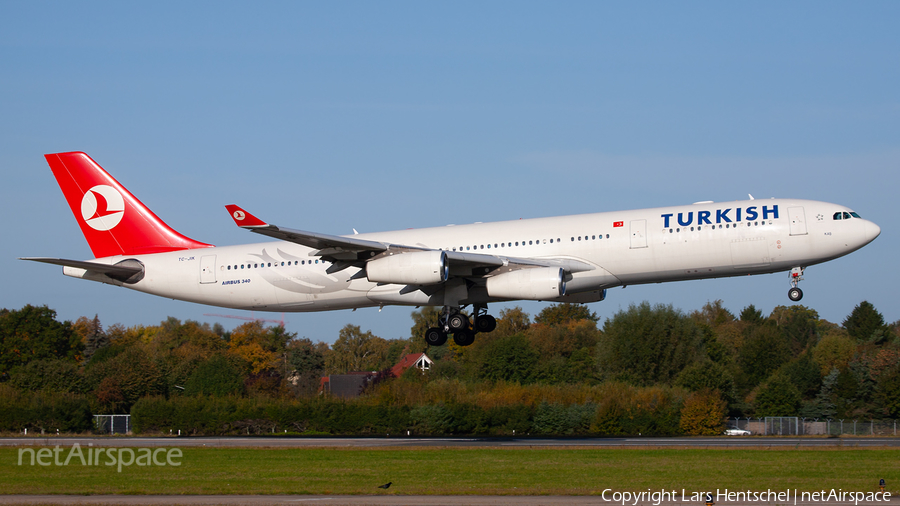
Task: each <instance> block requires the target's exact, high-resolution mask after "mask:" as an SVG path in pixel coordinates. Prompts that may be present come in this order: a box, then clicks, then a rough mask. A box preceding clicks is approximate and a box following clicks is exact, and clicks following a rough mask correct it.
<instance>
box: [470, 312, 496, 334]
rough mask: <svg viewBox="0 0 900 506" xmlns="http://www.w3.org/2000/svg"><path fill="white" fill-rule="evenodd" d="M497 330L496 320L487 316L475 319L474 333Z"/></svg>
mask: <svg viewBox="0 0 900 506" xmlns="http://www.w3.org/2000/svg"><path fill="white" fill-rule="evenodd" d="M496 328H497V319H496V318H494V317H493V316H491V315H489V314H483V315H481V316H476V317H475V332H493V331H494V329H496Z"/></svg>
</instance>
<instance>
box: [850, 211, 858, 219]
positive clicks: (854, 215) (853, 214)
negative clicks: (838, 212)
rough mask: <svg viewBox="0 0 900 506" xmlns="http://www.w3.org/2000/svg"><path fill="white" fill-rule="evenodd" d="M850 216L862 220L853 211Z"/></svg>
mask: <svg viewBox="0 0 900 506" xmlns="http://www.w3.org/2000/svg"><path fill="white" fill-rule="evenodd" d="M850 216H853V217H854V218H860V215H858V214H856V213H854V212H853V211H850Z"/></svg>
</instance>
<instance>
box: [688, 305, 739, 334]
mask: <svg viewBox="0 0 900 506" xmlns="http://www.w3.org/2000/svg"><path fill="white" fill-rule="evenodd" d="M691 318H693V319H694V320H695V321H697V322H698V323H705V324H706V325H709V326H710V327H711V328H716V327H719V326H722V325H724V324H726V323H730V322H732V321H734V315H733V314H731V311H729V310H728V309H726V308H725V306H724V302H722V299H716V300H715V301H713V302H707V303H706V304H704V305H703V308H702V309H700V310H699V311H694V312H693V313H691Z"/></svg>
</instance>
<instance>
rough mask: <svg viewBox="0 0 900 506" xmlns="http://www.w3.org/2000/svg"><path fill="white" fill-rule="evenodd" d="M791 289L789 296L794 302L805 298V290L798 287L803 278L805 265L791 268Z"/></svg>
mask: <svg viewBox="0 0 900 506" xmlns="http://www.w3.org/2000/svg"><path fill="white" fill-rule="evenodd" d="M790 276H791V289H790V290H788V298H789V299H791V300H792V301H794V302H797V301H799V300H800V299H802V298H803V290H801V289H800V288H798V287H797V285H798V284H800V281H802V280H803V267H794V268H793V269H791V274H790Z"/></svg>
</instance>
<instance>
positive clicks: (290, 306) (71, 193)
mask: <svg viewBox="0 0 900 506" xmlns="http://www.w3.org/2000/svg"><path fill="white" fill-rule="evenodd" d="M46 158H47V162H48V163H49V164H50V168H51V169H52V170H53V174H54V176H56V180H57V182H59V186H60V188H62V191H63V194H64V195H65V197H66V200H67V201H68V202H69V206H70V207H71V208H72V212H73V213H74V214H75V219H76V220H77V221H78V224H79V225H80V226H81V230H82V232H83V233H84V236H85V238H86V239H87V241H88V244H89V245H90V247H91V251H92V252H93V254H94V256H95V257H96V258H94V259H93V260H88V261H78V260H66V259H61V258H26V259H25V260H35V261H38V262H46V263H51V264H57V265H62V266H63V274H65V275H67V276H72V277H76V278H83V279H89V280H92V281H100V282H102V283H108V284H111V285H117V286H124V287H127V288H131V289H133V290H138V291H141V292H146V293H150V294H154V295H160V296H163V297H169V298H172V299H180V300H186V301H190V302H197V303H200V304H209V305H213V306H222V307H229V308H235V309H252V310H257V311H279V312H283V311H296V312H303V311H329V310H333V309H350V308H359V307H370V306H384V305H406V306H426V305H428V306H442V307H443V311H442V312H441V316H440V318H439V321H437V322H435V326H434V327H432V328H430V329H428V331H427V333H426V336H425V339H426V341H427V342H428V343H429V344H431V345H435V346H439V345H442V344H444V343H445V342H446V340H447V336H448V334H452V336H453V339H454V341H455V342H456V343H457V344H459V345H461V346H466V345H469V344H471V343H472V342H473V341H474V339H475V334H476V333H477V332H490V331H492V330H494V327H495V326H496V320H495V319H494V318H493V317H492V316H490V315H489V314H487V305H488V303H491V302H498V301H509V300H539V301H553V302H576V303H581V302H596V301H601V300H603V299H604V297H605V296H606V289H607V288H611V287H615V286H623V285H635V284H643V283H659V282H663V281H681V280H689V279H703V278H718V277H727V276H745V275H748V274H767V273H773V272H778V271H788V272H789V273H790V283H791V288H790V291H789V292H788V296H789V297H790V299H791V300H793V301H798V300H800V298H801V297H802V296H803V292H801V291H800V289H799V288H798V287H797V284H798V282H799V281H800V280H801V279H802V275H803V270H804V269H805V268H806V267H807V266H810V265H814V264H818V263H822V262H826V261H828V260H832V259H835V258H838V257H841V256H844V255H846V254H848V253H850V252H852V251H855V250H857V249H859V248H861V247H863V246H865V245H866V244H868V243H870V242H871V241H872V240H874V239H875V238H876V237H878V234H880V233H881V229H880V228H879V227H878V225H876V224H875V223H872V222H871V221H868V220H865V219H862V218H860V217H859V215H858V214H856V213H855V212H853V211H852V210H850V209H848V208H847V207H844V206H842V205H838V204H829V203H827V202H815V201H810V200H795V199H771V200H753V199H752V197H751V200H747V201H738V202H720V203H714V202H697V203H696V204H693V205H686V206H676V207H663V208H656V209H639V210H634V211H617V212H608V213H597V214H583V215H576V216H561V217H555V218H538V219H528V220H516V221H505V222H495V223H476V224H472V225H456V226H446V227H437V228H426V229H420V230H399V231H394V232H379V233H370V234H355V235H352V236H336V235H326V234H319V233H314V232H304V231H302V230H292V229H289V228H284V227H281V226H277V225H273V224H271V223H267V222H265V221H262V220H261V219H259V218H257V217H255V216H253V215H252V214H250V213H249V212H247V211H245V210H244V209H241V208H240V207H238V206H236V205H229V206H225V207H226V208H227V209H228V212H229V213H230V214H231V217H232V218H233V219H234V222H235V223H236V224H237V225H238V226H239V227H241V228H243V229H246V230H249V231H251V232H255V233H257V234H262V235H265V236H269V237H271V238H273V239H275V241H272V242H263V243H256V244H245V245H240V246H225V247H215V246H212V245H210V244H205V243H202V242H198V241H195V240H193V239H189V238H188V237H185V236H183V235H181V234H179V233H178V232H176V231H175V230H173V229H171V228H169V226H167V225H166V224H165V223H163V221H162V220H160V219H159V218H158V217H157V216H156V215H155V214H153V212H151V211H150V209H148V208H147V207H146V206H144V204H142V203H141V202H140V201H139V200H138V199H137V198H135V197H134V195H132V194H131V193H130V192H129V191H128V190H126V189H125V188H124V187H123V186H122V185H120V184H119V183H118V182H117V181H116V180H115V179H113V178H112V176H110V175H109V174H107V173H106V171H104V170H103V169H102V168H101V167H100V166H99V165H98V164H97V163H96V162H94V160H92V159H91V158H90V157H89V156H88V155H86V154H84V153H79V152H74V153H58V154H52V155H46ZM466 306H472V308H473V310H474V311H473V313H474V314H473V315H472V316H473V318H472V319H471V320H470V318H469V316H467V315H466V314H464V313H461V312H460V308H464V307H466Z"/></svg>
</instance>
